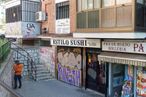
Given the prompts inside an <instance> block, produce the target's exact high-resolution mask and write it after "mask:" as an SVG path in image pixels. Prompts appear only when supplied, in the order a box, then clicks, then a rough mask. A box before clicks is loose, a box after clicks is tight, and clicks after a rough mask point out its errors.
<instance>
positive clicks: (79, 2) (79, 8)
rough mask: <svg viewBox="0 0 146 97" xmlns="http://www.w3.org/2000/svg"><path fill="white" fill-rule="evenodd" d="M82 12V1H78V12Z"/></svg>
mask: <svg viewBox="0 0 146 97" xmlns="http://www.w3.org/2000/svg"><path fill="white" fill-rule="evenodd" d="M81 10H82V0H78V12H80V11H81Z"/></svg>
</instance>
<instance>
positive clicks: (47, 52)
mask: <svg viewBox="0 0 146 97" xmlns="http://www.w3.org/2000/svg"><path fill="white" fill-rule="evenodd" d="M39 50H40V52H39V53H40V62H41V63H42V64H44V65H45V66H46V67H47V69H48V70H49V71H50V73H52V75H53V76H55V52H54V50H53V49H52V48H51V47H41V48H40V49H39Z"/></svg>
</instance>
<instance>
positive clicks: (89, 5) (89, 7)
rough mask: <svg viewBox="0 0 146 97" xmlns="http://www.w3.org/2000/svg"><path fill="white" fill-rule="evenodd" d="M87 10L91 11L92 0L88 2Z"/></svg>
mask: <svg viewBox="0 0 146 97" xmlns="http://www.w3.org/2000/svg"><path fill="white" fill-rule="evenodd" d="M88 9H93V0H88Z"/></svg>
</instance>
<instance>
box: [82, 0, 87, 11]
mask: <svg viewBox="0 0 146 97" xmlns="http://www.w3.org/2000/svg"><path fill="white" fill-rule="evenodd" d="M82 10H87V0H82Z"/></svg>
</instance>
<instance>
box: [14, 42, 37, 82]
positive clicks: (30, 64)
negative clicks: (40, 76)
mask: <svg viewBox="0 0 146 97" xmlns="http://www.w3.org/2000/svg"><path fill="white" fill-rule="evenodd" d="M11 46H12V48H11V49H12V50H13V51H15V52H16V53H17V56H16V59H18V60H19V55H21V56H23V57H25V58H26V60H27V70H28V74H29V76H30V77H32V78H33V80H35V81H36V79H37V76H36V71H37V68H36V64H35V62H34V61H33V59H32V57H31V55H30V54H29V53H28V52H27V51H26V50H25V49H23V48H22V47H20V46H18V45H17V44H15V43H11ZM22 51H23V52H25V54H23V53H21V52H22Z"/></svg>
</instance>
